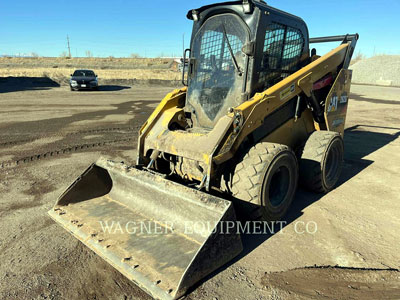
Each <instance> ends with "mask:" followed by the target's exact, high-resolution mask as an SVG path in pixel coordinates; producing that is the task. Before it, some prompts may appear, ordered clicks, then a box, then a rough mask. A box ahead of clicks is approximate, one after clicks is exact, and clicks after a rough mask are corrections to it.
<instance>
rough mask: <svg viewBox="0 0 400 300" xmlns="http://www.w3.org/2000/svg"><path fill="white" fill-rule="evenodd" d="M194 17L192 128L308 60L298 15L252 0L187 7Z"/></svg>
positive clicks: (209, 121) (190, 76)
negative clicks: (191, 8) (193, 7)
mask: <svg viewBox="0 0 400 300" xmlns="http://www.w3.org/2000/svg"><path fill="white" fill-rule="evenodd" d="M187 17H188V18H189V19H191V20H193V21H194V24H193V31H192V39H191V46H190V50H189V49H188V50H187V51H185V54H186V52H190V63H189V70H188V80H187V82H186V84H187V85H188V93H187V105H186V107H187V112H188V113H190V114H191V119H192V121H193V125H194V126H196V127H203V128H213V127H214V125H215V124H216V122H217V121H218V120H219V119H220V118H221V117H222V116H224V115H226V113H227V111H228V109H229V108H231V107H236V106H238V105H240V104H241V103H242V102H244V101H246V100H248V99H250V98H251V97H252V96H253V95H254V94H255V93H257V92H261V91H264V90H265V89H267V88H269V87H271V86H272V85H274V84H276V83H277V82H279V81H280V80H282V79H283V78H285V77H287V76H288V75H290V74H292V73H294V72H296V71H297V70H299V69H300V68H301V67H302V66H303V65H305V64H306V63H308V60H309V49H308V30H307V26H306V24H305V23H304V21H303V20H302V19H300V18H298V17H296V16H293V15H291V14H288V13H286V12H283V11H280V10H278V9H275V8H272V7H270V6H268V5H267V4H265V3H264V2H260V1H255V0H248V1H247V0H243V1H232V2H225V3H219V4H213V5H208V6H204V7H201V8H199V9H194V10H191V11H189V13H188V15H187Z"/></svg>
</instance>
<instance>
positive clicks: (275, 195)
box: [231, 143, 298, 221]
mask: <svg viewBox="0 0 400 300" xmlns="http://www.w3.org/2000/svg"><path fill="white" fill-rule="evenodd" d="M297 180H298V164H297V159H296V156H295V155H294V153H293V151H291V150H290V149H289V147H287V146H285V145H280V144H273V143H258V144H256V145H254V146H253V147H252V148H251V149H250V150H249V151H248V152H247V153H246V154H245V155H244V157H243V158H242V160H241V161H240V162H239V163H238V164H237V165H236V166H235V171H234V174H233V178H232V188H231V191H232V195H233V196H234V198H236V199H239V200H242V201H246V202H248V203H251V204H253V205H251V206H246V205H244V206H243V205H242V206H241V208H242V207H247V209H246V211H245V212H244V213H245V215H246V217H247V218H249V219H251V220H263V221H277V220H280V219H282V217H283V216H284V215H285V214H286V212H287V210H288V209H289V207H290V204H291V203H292V201H293V198H294V195H295V193H296V189H297ZM244 209H245V208H244Z"/></svg>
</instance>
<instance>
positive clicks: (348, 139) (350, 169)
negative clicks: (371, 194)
mask: <svg viewBox="0 0 400 300" xmlns="http://www.w3.org/2000/svg"><path fill="white" fill-rule="evenodd" d="M369 129H370V130H371V131H370V130H369ZM379 129H391V130H394V131H395V133H394V134H388V133H380V132H377V131H378V130H379ZM399 136H400V128H390V127H376V126H369V125H356V126H353V127H350V128H347V129H346V130H345V134H344V143H345V149H346V150H345V159H344V164H343V170H342V174H341V177H340V179H339V182H338V184H337V187H338V186H341V185H342V184H345V183H346V182H347V181H348V180H350V179H351V178H353V177H354V176H357V174H359V173H360V172H361V171H363V170H364V169H365V168H367V167H368V166H370V165H371V164H373V163H374V161H371V160H368V159H365V157H366V156H368V155H369V154H371V153H373V152H375V151H377V150H379V149H381V148H382V147H384V146H386V145H387V144H389V143H390V142H392V141H394V140H395V139H397V138H398V137H399ZM323 196H324V194H316V193H312V192H309V191H306V190H304V189H302V188H301V187H300V188H299V189H298V191H297V194H296V196H295V199H294V200H293V204H292V206H291V208H290V210H289V212H288V214H287V215H286V217H285V219H284V220H283V221H284V223H283V226H282V228H284V227H286V226H288V225H289V224H291V223H292V222H294V221H295V220H296V219H298V218H299V217H300V216H302V214H303V210H304V209H305V208H306V207H308V206H309V205H311V204H313V203H315V202H317V201H318V200H319V199H321V198H322V197H323ZM236 211H237V212H238V209H236ZM237 215H238V219H240V220H242V219H243V216H241V215H240V212H239V214H237ZM276 225H277V224H276ZM280 226H281V225H279V226H278V225H277V226H275V233H277V232H279V230H280V228H281V227H280ZM273 235H274V234H242V242H243V251H242V253H241V254H240V255H239V256H237V257H236V258H235V259H233V260H232V261H230V262H228V263H227V264H226V265H224V266H223V267H221V268H220V269H218V270H217V271H215V272H214V273H212V274H211V275H209V276H208V277H206V278H205V279H204V280H202V281H201V282H200V283H198V284H197V285H196V286H195V287H194V288H193V289H192V290H194V289H196V288H197V287H198V286H199V285H201V284H202V283H203V282H205V281H207V280H209V279H210V278H212V277H214V276H215V275H216V274H218V273H220V272H222V271H223V270H225V269H226V268H228V267H229V266H231V265H232V264H234V263H236V262H237V261H239V260H240V259H242V258H243V257H245V256H246V255H248V254H249V253H251V252H252V251H253V250H254V249H256V248H257V247H258V246H260V245H261V244H262V243H263V242H265V241H266V240H268V239H269V238H270V237H272V236H273Z"/></svg>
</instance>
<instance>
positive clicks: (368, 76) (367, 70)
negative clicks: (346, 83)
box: [350, 55, 400, 87]
mask: <svg viewBox="0 0 400 300" xmlns="http://www.w3.org/2000/svg"><path fill="white" fill-rule="evenodd" d="M350 69H352V70H353V83H359V84H372V85H386V86H398V87H400V55H380V56H374V57H371V58H367V59H363V60H360V61H358V62H356V63H355V64H354V65H352V66H351V67H350Z"/></svg>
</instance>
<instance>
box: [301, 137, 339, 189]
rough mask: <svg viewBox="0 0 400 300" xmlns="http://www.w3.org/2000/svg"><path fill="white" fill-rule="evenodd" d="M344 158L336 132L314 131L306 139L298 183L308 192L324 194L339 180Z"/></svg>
mask: <svg viewBox="0 0 400 300" xmlns="http://www.w3.org/2000/svg"><path fill="white" fill-rule="evenodd" d="M343 156H344V144H343V139H342V137H341V136H340V134H339V133H337V132H332V131H315V132H313V133H312V134H311V135H310V137H309V138H308V140H307V142H306V144H305V146H304V149H303V153H302V155H301V160H300V183H301V185H302V186H304V187H305V188H307V189H308V190H310V191H313V192H317V193H326V192H329V191H330V190H332V189H333V188H334V187H335V185H336V183H337V181H338V180H339V177H340V174H341V171H342V165H343Z"/></svg>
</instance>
